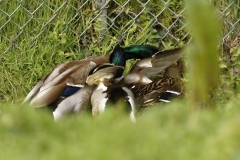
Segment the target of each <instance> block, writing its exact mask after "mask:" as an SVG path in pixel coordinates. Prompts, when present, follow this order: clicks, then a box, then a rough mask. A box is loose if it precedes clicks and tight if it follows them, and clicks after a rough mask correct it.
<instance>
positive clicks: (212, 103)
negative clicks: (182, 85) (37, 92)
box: [0, 0, 240, 160]
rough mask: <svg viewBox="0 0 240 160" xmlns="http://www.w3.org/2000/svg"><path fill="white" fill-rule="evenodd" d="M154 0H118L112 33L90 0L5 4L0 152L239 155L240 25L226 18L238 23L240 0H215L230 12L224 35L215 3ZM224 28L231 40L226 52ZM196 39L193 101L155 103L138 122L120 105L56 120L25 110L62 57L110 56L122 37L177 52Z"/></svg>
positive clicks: (190, 51) (28, 155) (25, 155)
mask: <svg viewBox="0 0 240 160" xmlns="http://www.w3.org/2000/svg"><path fill="white" fill-rule="evenodd" d="M145 2H146V1H144V0H141V3H142V6H140V7H139V6H138V5H139V3H137V1H131V2H129V3H127V4H125V3H126V2H125V1H122V0H119V4H117V3H113V2H111V3H110V4H109V6H108V7H109V9H108V14H109V19H108V23H109V28H108V29H107V30H108V32H107V33H105V34H104V36H103V35H102V34H101V33H100V32H99V31H100V30H102V28H101V23H102V21H101V17H100V18H97V19H94V17H95V16H96V15H97V14H98V13H99V12H98V11H99V9H98V8H97V7H96V6H95V4H92V3H91V2H86V4H85V5H83V4H84V3H85V1H73V0H69V1H65V2H62V1H59V0H54V1H53V0H49V1H44V3H42V1H41V2H37V1H30V3H29V2H26V1H14V2H11V3H10V2H7V1H1V2H0V6H1V7H0V9H1V10H0V27H2V28H1V33H4V34H1V35H0V42H1V43H0V52H1V53H2V54H1V55H0V63H1V65H0V71H1V73H2V74H0V85H1V87H0V132H1V135H0V139H1V143H0V148H1V150H0V159H5V160H8V159H13V158H16V157H18V159H20V160H21V159H33V158H34V159H46V158H47V159H66V158H67V159H81V158H85V159H119V157H124V159H147V158H149V157H150V158H151V159H160V158H161V159H211V160H212V159H218V160H221V159H224V160H225V159H239V157H240V155H239V153H238V152H239V149H240V145H239V144H240V143H239V139H240V138H239V135H240V130H239V127H238V126H239V122H240V121H239V117H240V115H239V114H240V112H239V111H240V109H239V108H238V106H239V104H240V101H239V100H238V99H239V98H240V92H239V90H240V87H239V82H240V74H239V67H240V66H239V60H240V49H239V43H240V42H239V39H238V37H237V36H239V34H238V33H240V30H239V28H237V24H235V27H236V28H235V30H233V32H232V33H230V30H231V29H232V28H231V27H232V26H231V25H229V23H228V22H227V21H225V20H224V19H227V20H228V21H229V22H231V23H233V24H234V23H236V22H237V21H236V20H238V19H240V12H239V9H238V8H237V9H236V7H235V6H236V5H238V6H240V1H239V0H234V4H235V5H230V4H231V2H232V1H230V0H221V1H217V0H214V1H212V4H213V5H215V8H218V10H219V11H221V12H222V13H221V16H222V19H221V21H220V23H221V33H219V32H218V31H219V30H220V29H218V27H219V26H220V25H219V24H218V23H217V22H216V21H217V19H218V18H216V17H217V16H216V15H215V14H214V13H213V8H212V7H209V6H208V3H205V2H204V1H201V0H187V1H186V2H187V4H186V5H187V6H188V7H189V8H190V7H191V8H192V9H189V10H187V11H186V13H185V12H182V10H183V8H184V5H185V4H184V3H182V2H179V1H177V0H172V1H170V2H168V3H163V2H164V1H157V0H153V1H150V2H149V3H147V5H146V6H145V5H144V4H145ZM19 5H20V8H19V9H18V10H16V8H17V7H18V6H19ZM62 5H63V6H64V7H63V6H62ZM229 5H230V7H228V6H229ZM121 6H124V8H122V7H121ZM38 7H39V8H38ZM164 7H166V9H165V10H162V8H164ZM227 7H228V8H227ZM203 8H204V9H203ZM224 8H227V9H226V10H224ZM203 10H204V11H203ZM161 11H162V12H161ZM172 11H173V12H174V13H177V14H173V12H172ZM223 11H224V12H223ZM149 12H151V13H152V14H149ZM196 12H197V13H198V14H197V15H196V16H197V17H198V18H195V17H193V16H194V15H195V13H196ZM137 13H141V14H139V16H137V15H138V14H137ZM185 14H187V15H185ZM75 15H76V16H75ZM153 15H158V16H153ZM115 17H116V19H114V18H115ZM178 18H179V19H178ZM9 19H10V22H9V23H7V24H5V23H6V21H8V20H9ZM30 19H31V21H29V20H30ZM50 19H52V20H51V21H49V20H50ZM92 19H94V21H92ZM111 20H113V22H114V23H112V21H111ZM176 20H178V21H176ZM155 21H158V22H160V23H158V22H157V23H156V22H155ZM200 21H201V22H203V23H206V24H199V22H200ZM122 22H124V23H122ZM187 23H188V24H189V28H190V30H191V32H192V34H191V35H192V36H193V38H192V39H191V38H190V36H189V35H188V29H189V28H187V27H186V25H185V24H187ZM172 24H173V25H172ZM206 26H207V27H206ZM167 30H169V31H170V32H169V34H166V31H167ZM219 34H220V35H221V37H224V38H223V42H224V44H223V45H222V46H221V45H219V46H218V47H219V52H218V54H217V47H216V44H220V43H219V42H220V40H219V39H218V38H219V37H218V35H219ZM225 35H228V36H225ZM15 37H17V38H15ZM173 37H178V39H174V38H173ZM190 40H191V44H190V45H189V47H188V48H187V55H186V63H187V66H188V68H192V70H188V72H187V73H186V75H185V78H184V80H185V81H186V85H187V86H188V92H187V95H186V99H185V100H181V101H180V100H179V101H175V102H173V103H170V104H167V105H164V106H155V107H153V108H151V109H149V110H147V111H145V112H143V113H142V114H141V115H138V120H137V123H136V124H134V123H132V122H130V119H129V116H128V115H125V114H122V113H119V112H117V111H115V110H109V111H107V112H106V113H104V114H103V115H101V116H99V117H97V118H95V119H93V118H92V117H91V116H90V115H88V114H82V115H76V116H70V117H67V118H66V119H64V120H63V121H61V122H59V123H55V122H53V120H52V115H51V113H49V112H45V111H44V110H43V111H39V110H33V109H31V108H29V107H28V106H22V107H20V103H21V101H22V100H23V98H24V97H25V96H26V94H27V93H28V92H29V90H30V89H31V88H32V87H33V86H34V85H35V84H36V83H37V82H38V81H39V80H40V79H41V78H42V77H43V76H44V75H46V74H47V73H48V72H49V71H50V70H51V69H52V68H54V67H55V66H56V65H57V64H59V63H62V62H65V61H69V60H74V59H81V58H83V57H84V56H88V55H94V56H95V55H101V54H106V53H109V52H110V51H111V49H112V47H113V46H115V45H116V44H117V43H120V44H121V45H123V46H126V45H131V44H143V43H148V44H152V45H156V46H159V47H160V48H166V49H168V48H172V47H176V46H182V45H183V44H187V43H189V41H190ZM9 44H11V45H12V46H9ZM194 48H195V50H194ZM6 50H7V52H6V53H5V51H6ZM210 55H211V56H210ZM200 59H201V60H200ZM217 60H218V62H219V63H218V64H219V65H218V64H217ZM205 65H206V66H205ZM129 66H130V63H129V64H128V66H127V68H129ZM189 66H191V67H189ZM210 68H211V69H213V68H214V70H210ZM198 97H200V98H199V99H198ZM198 108H202V109H198ZM203 108H205V109H203ZM207 108H212V110H208V109H207ZM191 109H194V112H190V110H191ZM90 157H91V158H90Z"/></svg>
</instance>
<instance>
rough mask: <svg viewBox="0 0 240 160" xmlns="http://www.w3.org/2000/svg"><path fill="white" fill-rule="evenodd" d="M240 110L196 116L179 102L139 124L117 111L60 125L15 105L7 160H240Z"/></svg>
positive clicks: (7, 130) (1, 126)
mask: <svg viewBox="0 0 240 160" xmlns="http://www.w3.org/2000/svg"><path fill="white" fill-rule="evenodd" d="M239 104H240V103H239V101H238V100H233V101H231V102H229V103H228V104H227V105H226V107H224V108H220V107H219V109H217V110H216V111H215V112H209V111H208V110H201V111H198V112H194V113H190V112H189V111H188V109H187V108H186V105H187V104H186V103H184V102H180V101H176V102H174V103H171V104H170V105H168V106H164V107H162V108H159V107H156V108H152V109H150V110H148V111H147V112H145V113H144V114H143V115H141V116H139V117H138V121H137V123H136V124H135V123H132V122H130V119H129V117H128V116H126V115H122V114H119V113H116V112H114V111H107V112H105V113H104V114H103V115H101V116H100V117H97V118H96V119H92V117H90V116H89V115H77V116H71V117H69V118H66V119H64V121H61V122H59V123H55V122H53V121H52V117H51V116H49V113H48V112H44V111H42V112H41V111H36V110H32V109H30V108H28V107H27V106H24V107H25V108H19V106H17V105H14V106H11V107H12V109H9V111H8V114H4V115H3V116H1V121H0V131H1V135H0V139H1V143H0V148H1V151H0V152H1V159H6V160H7V159H12V158H14V157H18V159H19V160H21V159H33V158H34V159H39V160H40V159H46V158H47V159H66V158H68V159H121V158H124V159H147V158H151V159H196V160H198V159H199V160H202V159H209V160H210V159H211V160H214V159H216V160H221V159H222V160H225V159H238V158H239V156H240V155H239V149H240V145H239V144H240V143H239V135H240V129H239V127H238V126H239V117H240V115H239V113H240V112H239V108H238V107H237V106H239ZM5 107H10V106H5Z"/></svg>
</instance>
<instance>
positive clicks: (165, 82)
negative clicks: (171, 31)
mask: <svg viewBox="0 0 240 160" xmlns="http://www.w3.org/2000/svg"><path fill="white" fill-rule="evenodd" d="M183 71H184V62H183V61H182V60H180V61H179V62H178V65H172V66H170V67H168V68H167V69H166V70H165V72H164V76H163V77H161V78H151V80H152V82H151V83H149V84H147V85H140V86H135V87H134V88H133V89H132V92H133V93H134V96H135V97H136V101H137V102H138V104H139V106H140V109H142V108H145V107H147V106H149V105H153V104H156V103H160V102H164V98H165V96H164V94H165V93H166V92H167V91H174V92H176V93H179V94H180V95H176V96H178V97H182V96H183V95H184V91H185V89H184V85H183V82H182V81H181V74H182V73H183ZM173 97H174V96H173ZM161 98H163V101H161ZM167 101H168V99H167Z"/></svg>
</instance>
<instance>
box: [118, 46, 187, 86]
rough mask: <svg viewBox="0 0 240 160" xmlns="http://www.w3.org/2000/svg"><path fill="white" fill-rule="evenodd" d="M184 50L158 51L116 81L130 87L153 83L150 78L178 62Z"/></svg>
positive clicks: (140, 61)
mask: <svg viewBox="0 0 240 160" xmlns="http://www.w3.org/2000/svg"><path fill="white" fill-rule="evenodd" d="M182 50H183V48H175V49H171V50H165V51H158V52H156V53H155V54H154V55H153V56H151V57H147V58H143V59H141V60H139V61H138V62H137V63H135V64H134V65H133V66H132V68H131V69H130V71H129V73H128V74H127V75H126V76H125V77H123V78H121V79H117V80H116V81H117V82H118V81H119V82H120V81H122V82H121V83H125V84H128V86H129V85H130V86H131V85H132V86H133V85H144V84H149V83H151V82H152V80H151V79H150V77H151V76H152V75H154V74H157V73H160V72H162V71H163V70H164V69H166V68H167V67H169V66H170V65H172V64H174V63H175V62H177V61H178V60H179V59H180V58H181V57H182V56H183V53H182Z"/></svg>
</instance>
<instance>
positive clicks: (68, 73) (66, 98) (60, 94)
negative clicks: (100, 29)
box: [23, 45, 158, 119]
mask: <svg viewBox="0 0 240 160" xmlns="http://www.w3.org/2000/svg"><path fill="white" fill-rule="evenodd" d="M157 51H158V49H157V48H156V47H154V46H151V45H134V46H129V47H126V48H122V47H120V46H117V47H115V48H114V50H113V52H112V53H111V54H107V55H104V56H98V57H88V58H86V59H82V60H78V61H70V62H65V63H63V64H60V65H59V66H57V67H56V68H55V69H54V70H53V71H51V72H50V73H49V74H47V75H46V76H45V77H44V78H43V79H42V80H40V81H39V82H38V83H37V84H36V85H35V87H34V88H33V89H32V90H31V91H30V92H29V93H28V95H27V96H26V98H25V99H24V101H23V104H25V103H26V102H29V103H30V105H32V106H34V107H35V108H41V107H45V106H50V107H52V108H53V110H55V109H56V108H57V107H59V108H58V109H57V110H56V112H54V115H55V117H57V118H56V119H58V117H61V115H63V114H65V113H66V112H79V111H81V109H82V108H84V107H82V106H84V105H85V104H86V103H87V101H88V99H89V98H90V96H91V93H92V87H89V86H86V79H87V77H88V75H89V72H90V71H91V70H92V69H93V68H95V67H97V66H99V65H101V64H104V63H109V62H110V63H112V64H114V65H119V66H123V67H124V66H125V64H126V60H128V59H131V58H136V59H138V58H144V57H148V56H152V55H153V54H154V53H155V52H157ZM122 73H123V70H117V73H116V75H115V77H119V76H121V75H122ZM82 95H84V96H82ZM74 97H81V98H80V99H76V98H74ZM66 105H69V108H68V109H66V108H65V107H62V106H66ZM62 108H64V109H62ZM59 111H61V112H59Z"/></svg>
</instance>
